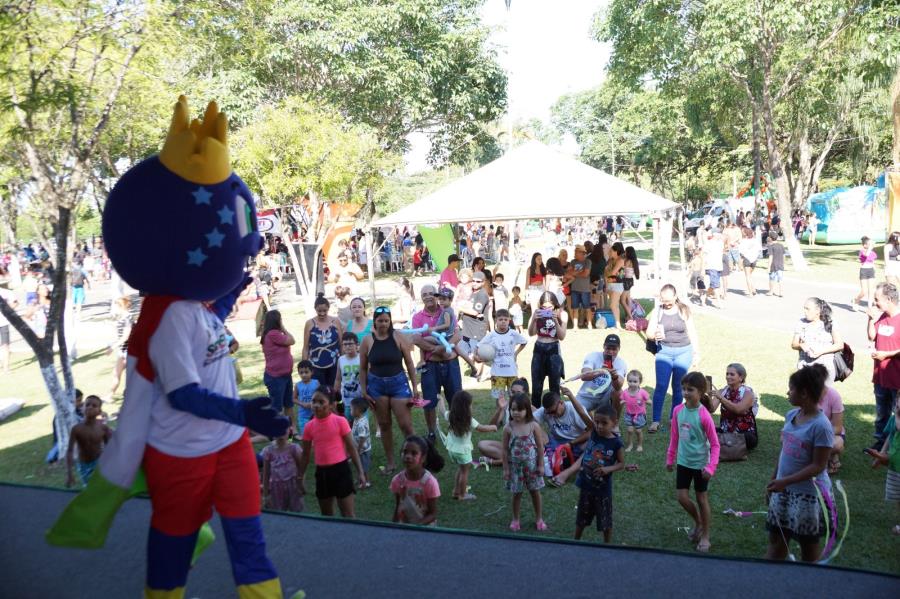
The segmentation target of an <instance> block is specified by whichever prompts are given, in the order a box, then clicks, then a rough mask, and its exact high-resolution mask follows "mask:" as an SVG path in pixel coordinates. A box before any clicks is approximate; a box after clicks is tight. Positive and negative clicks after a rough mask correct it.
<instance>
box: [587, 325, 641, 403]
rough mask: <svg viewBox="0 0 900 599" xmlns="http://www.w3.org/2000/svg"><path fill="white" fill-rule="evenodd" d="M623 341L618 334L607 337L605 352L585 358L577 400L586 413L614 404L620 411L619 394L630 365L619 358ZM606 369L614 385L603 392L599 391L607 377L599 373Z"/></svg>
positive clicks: (604, 346) (590, 354) (604, 342)
mask: <svg viewBox="0 0 900 599" xmlns="http://www.w3.org/2000/svg"><path fill="white" fill-rule="evenodd" d="M621 347H622V340H621V339H620V338H619V336H618V335H616V334H611V335H607V336H606V339H605V340H604V341H603V351H602V352H599V351H595V352H591V353H589V354H588V355H586V356H585V357H584V363H583V364H582V365H581V380H582V381H583V383H582V384H581V389H579V390H578V395H577V396H576V399H577V400H578V402H579V403H581V405H582V406H583V407H584V409H585V411H587V412H593V411H594V410H596V409H597V408H599V407H600V406H601V405H603V404H606V403H610V402H611V403H612V406H613V407H614V408H615V409H616V411H617V412H618V411H619V393H620V392H621V391H622V385H623V384H624V382H625V376H626V375H627V374H628V364H626V363H625V360H623V359H622V358H620V357H619V349H620V348H621ZM600 369H605V370H607V371H608V372H609V374H611V375H612V383H611V384H610V385H609V386H608V387H606V389H604V390H602V391H598V389H599V388H600V385H601V384H603V383H605V381H606V375H605V374H604V373H602V372H598V371H599V370H600Z"/></svg>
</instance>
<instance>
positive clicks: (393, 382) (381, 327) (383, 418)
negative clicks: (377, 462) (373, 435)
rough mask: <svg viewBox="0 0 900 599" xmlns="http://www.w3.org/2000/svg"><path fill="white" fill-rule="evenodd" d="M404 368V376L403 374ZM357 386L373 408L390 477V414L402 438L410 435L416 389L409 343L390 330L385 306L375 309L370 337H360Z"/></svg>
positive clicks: (392, 443)
mask: <svg viewBox="0 0 900 599" xmlns="http://www.w3.org/2000/svg"><path fill="white" fill-rule="evenodd" d="M404 364H405V365H406V372H404V371H403V366H404ZM407 373H408V374H409V376H408V378H407ZM410 383H412V389H410ZM359 386H360V390H361V391H362V396H363V397H365V398H366V400H368V402H369V404H370V405H372V406H374V407H375V418H376V419H377V421H378V429H379V430H380V431H381V443H382V444H383V445H384V455H385V460H386V462H387V464H386V466H385V468H386V471H385V474H389V473H392V472H393V471H394V469H395V461H394V436H393V432H392V430H393V429H392V423H391V413H392V412H393V414H394V415H395V416H396V417H397V425H398V426H399V427H400V430H401V431H403V434H404V435H405V436H409V435H412V434H413V428H412V416H411V414H410V411H409V409H410V405H411V404H412V403H413V401H414V400H415V399H416V398H418V397H419V392H418V386H419V385H418V381H417V380H416V367H415V364H414V363H413V359H412V351H411V345H410V342H409V341H408V340H407V339H406V338H405V336H404V335H403V334H401V333H398V332H396V331H395V330H394V325H393V323H392V321H391V311H390V309H389V308H387V307H385V306H379V307H377V308H375V313H374V324H373V325H372V334H371V335H366V336H365V337H363V340H362V345H361V346H360V348H359Z"/></svg>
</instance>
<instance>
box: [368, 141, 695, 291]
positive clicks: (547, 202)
mask: <svg viewBox="0 0 900 599" xmlns="http://www.w3.org/2000/svg"><path fill="white" fill-rule="evenodd" d="M680 209H681V207H680V206H679V205H678V204H676V203H675V202H672V201H671V200H667V199H666V198H664V197H662V196H659V195H656V194H655V193H652V192H649V191H647V190H645V189H641V188H640V187H638V186H636V185H632V184H631V183H629V182H627V181H623V180H622V179H619V178H617V177H614V176H612V175H609V174H607V173H605V172H603V171H601V170H598V169H595V168H593V167H591V166H589V165H587V164H584V163H583V162H579V161H578V160H576V159H574V158H572V157H570V156H566V155H565V154H561V153H560V152H557V151H556V150H554V149H552V148H549V147H547V146H545V145H544V144H542V143H540V142H537V141H531V142H528V143H526V144H523V145H521V146H519V147H517V148H514V149H512V150H510V151H509V152H507V153H506V154H504V155H503V156H502V157H500V158H498V159H497V160H495V161H493V162H491V163H489V164H487V165H485V166H483V167H481V168H479V169H478V170H475V171H473V172H471V173H469V174H468V175H466V176H464V177H462V178H460V179H457V180H455V181H453V182H451V183H449V184H447V185H446V186H444V187H442V188H440V189H438V190H437V191H435V192H433V193H431V194H429V195H427V196H425V197H423V198H422V199H420V200H418V201H416V202H414V203H412V204H410V205H408V206H405V207H403V208H401V209H400V210H398V211H397V212H395V213H393V214H389V215H387V216H384V217H382V218H380V219H378V220H376V221H374V222H372V223H371V224H370V225H369V227H370V229H374V228H376V227H393V226H398V225H400V226H402V225H420V224H442V223H467V222H483V221H492V222H500V221H513V220H523V219H554V218H574V217H595V216H614V215H625V214H640V215H648V214H649V215H652V216H653V217H654V218H653V224H654V226H653V240H654V243H653V245H654V248H653V250H654V251H653V256H654V265H655V267H656V268H655V270H656V271H657V272H659V271H660V270H667V269H668V262H669V247H670V243H671V236H672V223H673V221H674V219H675V218H676V216H677V213H678V212H679V211H680ZM366 237H367V239H370V238H371V237H372V236H371V235H367V236H366ZM682 242H683V239H682ZM682 247H683V246H682ZM370 251H371V248H370ZM370 256H371V254H370ZM682 256H683V254H682ZM683 260H684V259H683V257H682V263H683ZM370 272H371V269H370ZM373 282H374V280H373Z"/></svg>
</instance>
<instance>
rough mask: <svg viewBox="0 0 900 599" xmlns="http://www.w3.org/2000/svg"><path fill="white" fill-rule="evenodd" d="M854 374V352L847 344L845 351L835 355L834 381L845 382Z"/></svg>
mask: <svg viewBox="0 0 900 599" xmlns="http://www.w3.org/2000/svg"><path fill="white" fill-rule="evenodd" d="M851 374H853V350H852V349H850V346H849V345H847V344H846V343H845V344H844V349H842V350H841V351H839V352H837V353H836V354H834V380H835V381H843V380H845V379H846V378H847V377H848V376H850V375H851Z"/></svg>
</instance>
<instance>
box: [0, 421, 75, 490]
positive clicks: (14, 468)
mask: <svg viewBox="0 0 900 599" xmlns="http://www.w3.org/2000/svg"><path fill="white" fill-rule="evenodd" d="M48 428H49V425H48ZM52 446H53V435H43V436H41V437H37V438H35V439H31V440H30V441H25V442H24V443H19V444H18V445H14V446H12V447H7V448H6V449H2V450H0V480H2V481H4V482H12V483H19V484H26V485H47V486H55V487H61V486H63V484H64V483H65V480H66V479H65V476H66V467H65V454H63V458H62V459H61V460H58V461H57V462H55V463H53V464H47V463H46V462H44V458H45V457H46V456H47V452H48V451H50V448H51V447H52Z"/></svg>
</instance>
